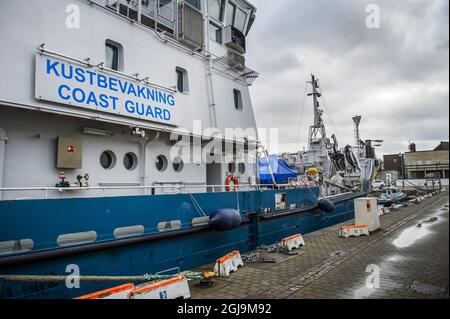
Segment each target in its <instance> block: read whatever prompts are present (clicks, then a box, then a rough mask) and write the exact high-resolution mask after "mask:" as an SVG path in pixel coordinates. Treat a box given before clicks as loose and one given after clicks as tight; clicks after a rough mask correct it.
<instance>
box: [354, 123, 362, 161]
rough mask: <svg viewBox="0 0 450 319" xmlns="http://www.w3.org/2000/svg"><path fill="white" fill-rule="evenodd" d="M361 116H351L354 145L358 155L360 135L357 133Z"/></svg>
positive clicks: (359, 152) (359, 151)
mask: <svg viewBox="0 0 450 319" xmlns="http://www.w3.org/2000/svg"><path fill="white" fill-rule="evenodd" d="M361 119H362V117H361V116H359V115H357V116H355V117H353V123H354V124H355V147H356V149H357V151H358V155H359V154H361V137H360V134H359V125H360V124H361Z"/></svg>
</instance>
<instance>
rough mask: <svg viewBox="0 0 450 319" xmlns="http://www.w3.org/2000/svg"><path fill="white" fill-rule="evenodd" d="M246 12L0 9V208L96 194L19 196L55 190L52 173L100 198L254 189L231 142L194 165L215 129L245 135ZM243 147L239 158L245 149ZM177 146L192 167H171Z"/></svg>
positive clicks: (47, 6) (102, 4)
mask: <svg viewBox="0 0 450 319" xmlns="http://www.w3.org/2000/svg"><path fill="white" fill-rule="evenodd" d="M255 11H256V9H255V8H254V7H253V6H252V5H251V4H250V3H248V2H247V1H244V0H233V1H231V0H230V1H221V0H216V1H212V0H208V1H207V0H202V1H200V0H197V1H196V0H190V1H178V0H172V1H170V0H158V1H157V0H144V1H127V0H96V1H75V2H74V1H54V0H42V1H41V0H40V1H37V0H33V1H23V0H21V1H9V2H2V4H1V10H0V26H1V27H0V38H1V39H2V43H3V49H2V52H1V54H0V57H1V62H0V63H1V69H2V76H1V77H0V127H1V130H0V131H1V132H2V133H1V135H2V136H1V137H2V138H1V140H0V144H1V145H2V146H1V148H0V149H1V150H3V151H2V152H1V154H0V158H1V160H0V163H1V164H3V165H2V168H1V169H0V182H1V184H0V186H1V187H3V188H17V191H13V190H11V191H4V192H2V197H3V198H4V199H8V198H10V199H11V198H21V197H26V198H42V197H44V196H47V197H48V196H50V197H52V196H56V197H61V196H97V195H99V194H104V192H105V190H98V191H96V190H94V189H92V191H91V192H88V193H87V192H84V193H79V192H78V193H77V192H75V191H73V192H67V191H65V192H63V193H60V192H59V191H56V192H55V191H47V192H46V194H45V192H44V191H40V190H33V191H31V190H30V191H25V190H24V189H26V188H45V187H53V186H55V184H56V183H57V182H58V181H59V180H58V174H59V173H60V172H61V171H62V172H63V173H64V174H65V176H66V180H67V181H69V182H70V183H71V184H74V183H75V184H76V183H78V180H79V178H77V177H78V176H82V177H84V176H85V175H86V174H88V175H89V180H88V181H84V180H83V181H82V183H81V184H80V185H84V186H87V185H88V186H90V187H91V188H94V187H102V188H105V189H107V188H111V189H109V190H106V191H107V192H109V193H108V194H127V193H128V194H130V193H137V194H142V193H143V192H144V191H145V190H142V189H140V190H136V189H133V187H145V186H155V185H156V186H158V185H159V186H162V188H161V189H159V190H158V189H157V190H156V191H160V192H162V191H170V189H169V190H168V188H167V187H168V186H171V185H173V186H189V185H190V186H194V188H195V189H193V190H192V191H204V190H205V189H204V188H203V189H202V188H201V187H200V186H201V185H206V184H209V185H224V184H225V179H226V178H227V176H228V175H229V174H230V173H233V174H236V175H237V176H238V178H239V180H240V181H241V182H242V184H248V183H249V181H251V180H252V179H253V180H254V177H255V176H256V169H255V165H254V164H247V163H244V161H243V160H241V159H240V158H237V155H236V154H237V153H239V152H236V151H234V152H233V141H232V140H231V139H230V140H231V142H230V143H231V144H230V145H228V148H227V147H226V145H225V144H226V143H225V140H226V139H225V138H223V139H222V141H221V142H223V143H224V145H223V146H224V147H223V149H228V150H229V151H228V154H226V153H225V151H224V154H216V156H219V159H221V162H220V163H212V164H209V165H207V164H206V161H202V159H201V158H199V156H198V154H201V153H202V151H204V152H207V153H208V154H209V153H211V152H210V151H209V149H208V147H209V148H212V147H211V143H208V142H209V139H208V138H209V137H217V136H218V135H217V134H222V136H224V135H225V129H227V128H242V129H243V130H247V129H252V130H249V131H254V132H256V123H255V118H254V115H253V108H252V103H251V100H250V95H249V89H248V88H249V86H250V85H251V84H252V82H253V80H254V79H255V78H256V77H257V76H258V74H257V73H256V72H254V71H252V70H250V69H249V68H247V67H246V66H245V51H246V45H245V34H248V32H249V30H250V28H251V25H252V23H253V21H254V18H255ZM19 12H20V15H21V18H20V19H17V15H16V14H17V13H19ZM24 21H26V23H24ZM18 83H20V84H18ZM217 130H218V132H219V133H217ZM178 133H180V134H178ZM171 134H172V135H173V136H172V137H171ZM202 137H204V138H203V139H201V138H202ZM245 137H246V139H245V140H244V139H243V136H241V137H238V138H237V140H238V142H237V144H239V141H240V142H241V144H242V147H241V148H242V149H244V146H243V145H244V144H245V143H247V144H248V143H249V140H250V143H255V142H256V140H257V136H256V133H255V134H253V136H251V135H250V136H249V135H246V136H245ZM196 139H197V140H196ZM180 140H181V141H182V142H185V143H186V144H188V145H189V146H190V147H191V148H193V149H195V151H194V152H193V153H195V154H197V156H186V155H183V157H182V158H178V157H176V156H173V155H172V156H171V154H170V151H171V150H172V146H173V145H174V144H175V143H176V142H177V141H180ZM235 144H236V143H235ZM247 144H246V145H247ZM180 145H181V144H180ZM234 148H236V146H234ZM238 148H240V147H238ZM230 150H231V151H230ZM241 153H242V152H241ZM241 155H242V154H241ZM224 158H226V159H227V160H226V162H225V161H224V160H222V159H224ZM19 188H20V189H21V190H19ZM112 188H124V189H120V190H119V189H112ZM147 191H148V190H147Z"/></svg>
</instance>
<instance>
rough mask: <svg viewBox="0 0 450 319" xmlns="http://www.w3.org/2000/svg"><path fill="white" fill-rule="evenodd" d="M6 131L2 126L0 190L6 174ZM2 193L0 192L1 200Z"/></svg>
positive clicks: (0, 137) (0, 132)
mask: <svg viewBox="0 0 450 319" xmlns="http://www.w3.org/2000/svg"><path fill="white" fill-rule="evenodd" d="M5 152H6V131H5V129H4V128H3V127H1V126H0V188H2V187H3V174H4V172H5ZM1 199H2V192H1V191H0V200H1Z"/></svg>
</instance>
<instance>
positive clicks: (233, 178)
mask: <svg viewBox="0 0 450 319" xmlns="http://www.w3.org/2000/svg"><path fill="white" fill-rule="evenodd" d="M231 182H233V184H234V188H233V190H231V186H230V184H231ZM225 185H226V186H227V192H231V191H233V192H237V191H238V190H239V180H238V179H237V177H236V176H234V175H230V176H228V178H227V180H226V182H225Z"/></svg>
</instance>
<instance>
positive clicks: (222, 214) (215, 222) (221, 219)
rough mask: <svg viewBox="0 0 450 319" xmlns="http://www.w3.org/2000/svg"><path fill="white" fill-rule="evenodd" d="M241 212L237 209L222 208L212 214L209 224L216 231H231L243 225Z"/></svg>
mask: <svg viewBox="0 0 450 319" xmlns="http://www.w3.org/2000/svg"><path fill="white" fill-rule="evenodd" d="M241 222H242V218H241V214H240V213H239V212H238V211H237V210H235V209H221V210H218V211H217V212H215V213H214V214H212V215H211V217H210V218H209V224H210V225H211V227H212V229H214V230H216V231H229V230H233V229H235V228H237V227H239V226H240V225H241Z"/></svg>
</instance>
